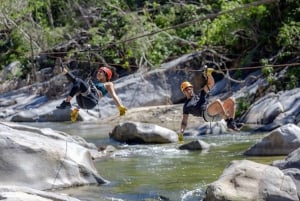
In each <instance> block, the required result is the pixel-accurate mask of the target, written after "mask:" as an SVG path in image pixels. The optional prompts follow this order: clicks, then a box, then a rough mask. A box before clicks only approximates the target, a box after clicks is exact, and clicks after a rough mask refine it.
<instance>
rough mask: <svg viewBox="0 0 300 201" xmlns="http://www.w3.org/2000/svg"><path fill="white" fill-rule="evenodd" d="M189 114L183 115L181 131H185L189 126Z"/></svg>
mask: <svg viewBox="0 0 300 201" xmlns="http://www.w3.org/2000/svg"><path fill="white" fill-rule="evenodd" d="M188 117H189V115H188V114H183V115H182V121H181V128H180V132H182V133H183V132H184V131H185V129H186V127H187V122H188Z"/></svg>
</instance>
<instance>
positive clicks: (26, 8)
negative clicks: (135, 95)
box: [0, 0, 300, 87]
mask: <svg viewBox="0 0 300 201" xmlns="http://www.w3.org/2000/svg"><path fill="white" fill-rule="evenodd" d="M299 19H300V1H299V0H231V1H228V0H194V1H188V0H156V1H152V0H151V1H146V0H22V1H19V0H1V4H0V70H1V69H3V68H4V67H5V66H7V65H9V64H10V63H11V62H14V61H20V62H21V65H22V71H21V72H20V73H19V75H18V76H19V77H21V78H25V76H26V75H31V76H32V77H34V76H33V74H34V73H35V72H36V71H37V70H39V69H41V68H44V67H47V66H53V65H54V63H55V60H56V59H57V58H58V57H59V58H62V59H63V60H64V61H68V60H76V61H82V62H86V61H87V58H89V59H90V60H91V61H92V62H93V63H94V64H103V65H108V66H111V67H117V68H122V69H124V70H126V71H128V72H134V71H136V70H141V69H143V70H149V69H154V68H158V67H159V66H160V64H161V63H163V62H166V61H169V60H172V59H174V58H177V57H180V56H181V55H184V54H187V53H192V52H197V51H201V50H203V49H209V50H211V51H212V52H215V53H216V55H221V56H222V57H224V58H227V59H228V60H230V63H229V64H228V63H226V65H227V67H228V68H234V67H251V66H264V71H263V72H264V74H265V76H268V77H270V82H271V81H272V75H273V73H274V70H276V69H275V68H274V66H273V65H279V64H292V65H293V64H297V63H298V65H296V67H298V68H293V69H291V70H290V72H289V76H290V77H291V78H292V81H293V82H292V84H293V83H294V85H296V86H297V83H299V80H298V75H297V74H299V72H300V71H299V70H298V69H299V61H300V53H299V52H300V20H299ZM37 58H43V62H40V63H38V64H37V60H38V59H37ZM293 66H295V65H293ZM291 87H295V86H291Z"/></svg>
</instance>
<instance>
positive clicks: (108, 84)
mask: <svg viewBox="0 0 300 201" xmlns="http://www.w3.org/2000/svg"><path fill="white" fill-rule="evenodd" d="M105 88H106V90H107V91H108V93H109V94H110V95H111V97H112V98H113V100H114V101H115V104H116V106H117V107H119V106H121V105H122V103H121V101H120V99H119V97H118V96H117V94H116V91H115V88H114V84H113V83H112V82H106V83H105Z"/></svg>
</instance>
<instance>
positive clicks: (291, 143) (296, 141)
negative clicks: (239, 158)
mask: <svg viewBox="0 0 300 201" xmlns="http://www.w3.org/2000/svg"><path fill="white" fill-rule="evenodd" d="M298 147H300V128H299V127H298V126H296V125H294V124H287V125H284V126H282V127H280V128H278V129H276V130H274V131H272V132H271V133H270V134H269V135H267V136H266V137H264V138H263V139H262V140H261V141H260V142H257V143H256V144H255V145H253V146H252V147H250V148H249V149H248V150H246V151H245V152H244V155H247V156H274V155H287V154H289V153H291V152H292V151H294V150H295V149H297V148H298Z"/></svg>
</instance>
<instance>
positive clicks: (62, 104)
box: [56, 101, 71, 110]
mask: <svg viewBox="0 0 300 201" xmlns="http://www.w3.org/2000/svg"><path fill="white" fill-rule="evenodd" d="M56 108H57V109H61V110H63V109H69V108H71V103H70V102H66V101H63V102H62V103H61V104H60V105H58V106H56Z"/></svg>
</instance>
